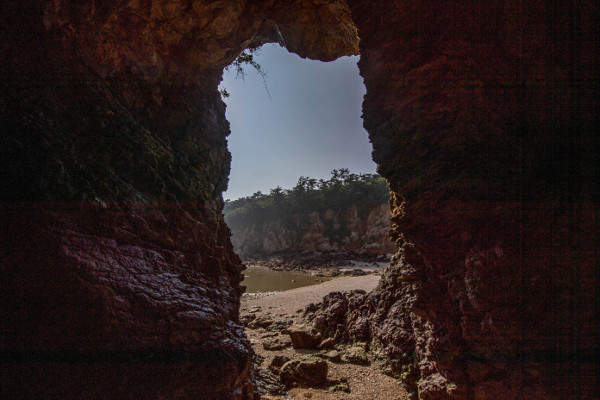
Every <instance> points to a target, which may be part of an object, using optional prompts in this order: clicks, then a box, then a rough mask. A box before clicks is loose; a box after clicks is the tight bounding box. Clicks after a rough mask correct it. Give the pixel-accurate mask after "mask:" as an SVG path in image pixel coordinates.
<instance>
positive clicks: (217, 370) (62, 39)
mask: <svg viewBox="0 0 600 400" xmlns="http://www.w3.org/2000/svg"><path fill="white" fill-rule="evenodd" d="M598 14H599V10H598V6H597V4H596V3H595V2H593V1H592V0H583V1H577V2H574V1H567V2H552V1H541V0H532V1H529V2H522V1H512V0H505V1H497V2H462V1H454V0H451V1H444V2H441V1H418V2H404V1H398V2H372V1H364V0H348V4H346V2H344V1H334V0H302V1H293V2H292V1H276V0H265V1H258V0H256V1H254V0H250V1H209V0H196V1H173V0H148V1H135V0H134V1H114V2H110V3H109V2H98V1H88V2H75V1H67V0H55V1H49V0H28V1H16V0H9V1H4V2H2V4H1V5H0V25H1V26H2V28H3V29H2V30H1V33H0V35H1V36H0V39H1V41H0V56H1V57H2V60H3V62H2V63H0V82H1V83H0V88H1V89H0V90H1V97H0V125H1V139H0V140H1V141H2V142H1V144H2V153H1V157H2V158H1V165H2V169H1V172H0V185H1V187H2V191H1V194H0V199H1V201H2V205H1V208H0V217H1V218H0V223H1V224H2V225H1V229H0V232H1V235H2V237H1V238H0V239H1V240H0V254H1V259H0V267H1V270H0V271H1V272H0V273H1V276H0V278H1V279H0V285H1V287H0V293H1V302H0V319H1V326H2V328H1V329H0V351H1V354H2V360H1V361H2V369H1V376H2V378H1V379H2V385H1V389H0V390H1V391H2V392H1V393H2V398H81V397H82V396H83V397H86V398H98V399H99V398H164V399H167V398H179V399H186V398H206V399H211V398H212V399H221V398H229V399H240V398H244V397H245V398H251V397H252V392H253V390H252V388H251V387H250V386H251V385H250V383H249V382H248V376H249V373H248V365H249V345H248V342H247V340H246V338H245V337H244V334H243V332H242V330H241V329H240V328H239V324H238V305H239V303H238V302H239V295H240V293H239V282H240V279H241V273H240V269H241V264H240V261H239V259H238V258H237V257H236V256H235V254H234V253H233V249H232V247H231V243H230V241H229V236H230V232H229V231H228V229H227V227H226V225H225V224H224V222H223V219H222V216H221V210H222V204H223V203H222V200H221V195H220V193H221V192H222V191H223V189H224V188H225V187H226V182H227V174H228V170H229V153H228V152H227V149H226V140H225V137H226V135H227V134H228V125H227V122H226V120H225V116H224V104H223V103H222V102H221V100H220V97H219V93H218V91H217V86H218V83H219V81H220V79H221V75H222V69H223V67H225V66H226V65H227V64H229V63H230V62H231V61H233V60H234V59H235V57H236V55H237V54H238V53H239V52H240V51H241V50H242V49H244V48H247V47H251V46H256V45H259V44H261V43H263V42H266V41H276V42H280V43H282V44H284V45H285V46H286V47H287V48H288V50H290V51H293V52H296V53H298V54H300V55H301V56H304V57H311V58H315V59H321V60H331V59H335V58H336V57H339V56H341V55H344V54H356V53H357V52H358V47H357V43H358V40H357V36H356V28H357V29H358V34H359V35H360V39H361V41H360V54H361V61H360V64H359V67H360V71H361V74H362V76H363V78H364V80H365V84H366V86H367V94H366V97H365V101H364V106H363V113H364V121H365V127H366V128H367V130H368V132H369V135H370V138H371V141H372V143H373V146H374V159H375V161H376V162H377V164H378V165H379V172H380V174H382V175H383V176H384V177H385V178H386V179H387V180H388V182H389V183H390V187H391V190H392V195H393V200H394V201H393V204H392V208H391V213H392V230H393V238H394V240H395V241H396V242H397V244H398V245H399V246H400V248H401V250H400V252H399V253H398V254H397V256H396V257H395V259H394V262H393V264H392V266H391V267H390V268H389V269H388V270H387V272H386V274H385V275H384V276H383V278H382V282H381V284H380V285H379V287H378V288H377V289H376V290H375V291H374V292H373V293H371V294H369V295H367V296H365V297H364V299H363V300H362V303H361V304H359V305H357V307H356V308H355V309H352V310H349V312H348V313H345V314H344V316H343V318H344V321H345V322H346V323H347V324H348V325H349V327H350V331H351V332H354V333H352V334H349V335H348V337H350V338H351V337H360V338H361V340H362V339H366V340H369V341H371V343H372V346H373V347H378V348H379V349H381V350H382V351H383V352H384V354H385V356H386V358H387V359H388V364H389V367H390V372H391V373H393V374H396V375H397V376H400V377H401V378H402V379H404V380H405V381H406V382H407V385H408V387H409V388H410V390H412V391H413V394H414V396H418V397H419V398H420V399H431V400H433V399H492V398H493V399H566V398H569V399H594V398H597V394H598V393H597V389H598V386H597V379H598V365H597V361H596V360H597V359H598V342H599V341H598V324H599V316H598V309H599V307H598V304H599V298H598V291H597V287H598V275H599V271H598V262H597V253H598V242H599V241H598V221H597V219H598V202H599V199H598V186H597V185H598V181H599V179H598V177H599V174H598V165H600V162H598V161H599V160H598V147H597V141H598V139H597V132H596V130H595V129H596V127H597V126H598V100H597V99H598V98H600V96H598V94H599V93H598V81H599V74H598V61H597V57H596V55H597V54H598V51H599V49H598V47H599V46H598V45H599V43H600V40H599V39H598V38H599V33H598V24H597V21H598V19H599V15H598ZM355 303H356V302H354V301H353V304H355ZM82 394H84V395H82Z"/></svg>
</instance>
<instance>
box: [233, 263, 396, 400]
mask: <svg viewBox="0 0 600 400" xmlns="http://www.w3.org/2000/svg"><path fill="white" fill-rule="evenodd" d="M379 278H380V275H375V274H373V275H364V276H353V277H337V278H334V279H333V280H331V281H327V282H323V283H321V284H318V285H312V286H305V287H301V288H297V289H291V290H287V291H283V292H277V293H274V294H270V295H266V296H262V297H254V296H246V297H245V298H244V299H243V300H242V306H241V314H242V316H244V315H248V314H249V313H252V314H254V315H255V316H256V318H257V319H258V318H263V319H269V320H272V321H274V322H280V321H293V322H294V323H301V322H302V321H301V314H300V313H298V311H299V310H300V309H303V308H304V307H306V306H307V305H308V304H310V303H316V302H319V301H321V300H322V299H323V297H324V296H325V295H327V294H329V293H330V292H335V291H347V290H353V289H362V290H364V291H367V292H368V291H371V290H372V289H374V288H375V286H377V283H378V282H379ZM246 333H247V335H248V337H249V339H250V341H251V343H252V346H253V348H254V351H255V352H256V354H257V359H258V360H259V362H258V363H257V367H258V368H262V369H267V368H268V366H269V364H270V363H271V361H272V360H273V358H274V357H275V356H286V357H289V358H291V359H294V358H295V357H298V356H304V355H310V354H313V353H316V351H314V352H313V351H310V350H294V349H293V348H292V347H287V348H285V349H280V350H276V351H272V350H265V348H264V343H265V342H266V341H269V340H272V339H273V338H274V335H275V334H274V333H272V332H270V331H269V330H268V329H261V328H246ZM277 337H278V338H281V339H282V340H284V339H285V338H286V335H284V334H279V335H278V336H277ZM342 348H343V347H342ZM342 348H340V349H342ZM342 351H343V350H342ZM328 367H329V372H328V378H329V379H331V380H344V381H345V382H347V385H348V388H349V392H339V391H332V390H331V389H329V390H328V389H326V388H302V387H298V388H292V389H291V390H289V391H288V392H287V393H285V394H279V395H273V394H271V395H265V396H263V397H262V398H263V399H298V400H300V399H312V400H382V399H386V400H405V399H407V393H406V391H405V390H404V388H403V387H402V386H401V385H400V383H399V381H398V380H397V379H394V378H392V377H389V376H387V375H385V374H383V373H382V371H381V364H380V363H377V362H374V363H372V364H371V365H356V364H351V363H343V362H341V363H340V362H337V363H335V362H329V363H328Z"/></svg>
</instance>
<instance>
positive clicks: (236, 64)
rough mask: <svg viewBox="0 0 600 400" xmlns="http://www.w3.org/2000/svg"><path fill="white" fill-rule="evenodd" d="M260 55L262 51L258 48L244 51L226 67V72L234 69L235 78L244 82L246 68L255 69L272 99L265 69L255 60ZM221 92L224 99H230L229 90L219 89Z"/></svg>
mask: <svg viewBox="0 0 600 400" xmlns="http://www.w3.org/2000/svg"><path fill="white" fill-rule="evenodd" d="M259 53H260V49H259V48H258V47H251V48H248V49H245V50H242V52H241V53H240V54H238V56H237V58H236V59H235V60H234V61H233V62H232V63H231V64H229V65H228V66H227V67H225V70H226V71H229V70H230V69H231V68H233V69H234V70H235V73H236V74H235V77H236V78H242V80H244V79H245V77H246V69H245V68H246V66H250V67H252V68H254V70H255V71H256V73H257V74H258V75H260V77H261V78H262V80H263V84H264V86H265V90H266V91H267V94H269V97H271V94H270V93H269V88H268V87H267V73H266V72H265V70H264V69H263V67H262V65H260V64H259V63H258V62H256V60H255V56H257V55H258V54H259ZM219 92H221V96H222V97H223V98H224V99H225V98H228V97H229V96H230V93H229V92H228V91H227V89H226V88H225V87H221V88H219Z"/></svg>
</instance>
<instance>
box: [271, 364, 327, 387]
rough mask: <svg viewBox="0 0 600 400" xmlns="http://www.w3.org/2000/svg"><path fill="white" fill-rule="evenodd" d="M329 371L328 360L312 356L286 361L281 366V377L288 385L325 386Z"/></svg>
mask: <svg viewBox="0 0 600 400" xmlns="http://www.w3.org/2000/svg"><path fill="white" fill-rule="evenodd" d="M327 372H328V365H327V362H326V361H324V360H319V359H318V358H314V357H310V358H304V359H300V360H292V361H288V362H286V363H285V364H284V365H283V366H282V367H281V373H280V375H279V378H280V379H281V382H282V383H283V384H284V385H286V386H287V387H292V386H295V385H300V386H306V387H323V386H324V385H325V384H326V383H327Z"/></svg>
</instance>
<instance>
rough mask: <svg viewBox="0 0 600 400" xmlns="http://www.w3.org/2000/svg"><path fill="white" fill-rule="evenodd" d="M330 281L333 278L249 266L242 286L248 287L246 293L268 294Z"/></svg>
mask: <svg viewBox="0 0 600 400" xmlns="http://www.w3.org/2000/svg"><path fill="white" fill-rule="evenodd" d="M328 280H331V278H326V277H321V276H312V275H309V274H302V273H299V272H290V271H274V270H272V269H269V268H264V267H255V266H248V268H247V269H246V270H245V271H244V280H243V281H242V285H244V286H246V293H266V292H280V291H283V290H289V289H295V288H299V287H303V286H310V285H317V284H319V283H321V282H325V281H328Z"/></svg>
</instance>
